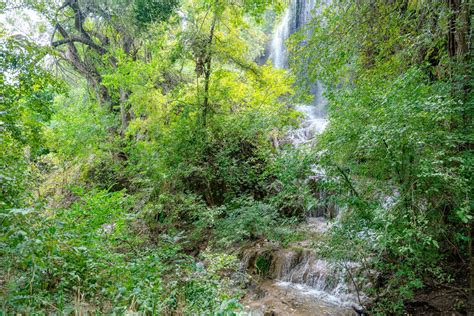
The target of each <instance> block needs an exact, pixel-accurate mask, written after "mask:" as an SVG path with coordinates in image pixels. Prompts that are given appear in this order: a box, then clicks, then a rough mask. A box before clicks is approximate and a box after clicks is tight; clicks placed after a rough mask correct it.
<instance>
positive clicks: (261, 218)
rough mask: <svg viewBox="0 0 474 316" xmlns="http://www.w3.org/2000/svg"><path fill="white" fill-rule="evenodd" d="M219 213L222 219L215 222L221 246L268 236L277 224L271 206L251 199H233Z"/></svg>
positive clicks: (275, 214) (275, 215) (274, 212)
mask: <svg viewBox="0 0 474 316" xmlns="http://www.w3.org/2000/svg"><path fill="white" fill-rule="evenodd" d="M221 212H222V214H223V218H222V219H221V220H219V221H218V222H217V225H216V235H217V240H218V243H220V244H222V245H232V244H234V243H236V242H242V241H244V240H246V239H250V240H255V239H257V238H262V237H265V236H268V235H270V234H271V232H272V230H273V229H274V227H275V225H276V224H277V217H278V215H277V213H276V211H275V210H274V209H273V208H272V206H270V205H267V204H264V203H262V202H259V201H254V200H253V199H251V198H239V199H235V200H233V201H232V202H231V203H229V204H227V205H226V206H225V207H222V209H221Z"/></svg>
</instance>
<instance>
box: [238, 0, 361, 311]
mask: <svg viewBox="0 0 474 316" xmlns="http://www.w3.org/2000/svg"><path fill="white" fill-rule="evenodd" d="M316 1H317V0H291V2H290V4H289V6H288V8H286V10H285V11H284V12H283V14H282V16H281V18H280V20H279V21H278V24H277V25H276V27H275V29H274V32H273V37H272V40H271V52H270V59H271V61H272V62H273V66H274V67H276V68H280V69H287V68H288V50H287V48H286V42H287V40H288V38H289V37H290V35H291V34H293V33H294V32H296V31H298V30H300V29H301V28H302V27H303V26H304V25H305V24H307V23H308V22H309V21H310V20H311V19H312V16H313V15H314V14H320V12H321V10H322V8H323V7H324V5H325V4H327V3H328V2H325V1H318V3H320V2H321V6H319V7H315V2H316ZM311 93H312V94H313V96H314V101H313V102H312V103H310V104H298V105H294V108H295V109H296V110H297V111H299V112H301V114H302V116H303V118H302V120H301V122H300V125H299V127H298V128H295V129H293V130H291V131H290V132H289V133H288V135H287V136H286V138H287V140H288V141H289V142H290V143H292V144H293V145H294V146H305V144H308V143H309V144H311V143H312V142H313V141H314V140H315V139H317V135H319V134H321V133H322V132H323V131H324V130H325V128H326V126H327V124H328V121H327V119H326V105H327V100H326V99H325V98H324V87H323V85H322V84H321V83H320V82H319V81H316V82H315V83H314V84H313V85H312V89H311ZM312 170H313V172H314V175H313V176H312V177H310V179H309V180H311V181H320V180H321V179H324V178H325V174H324V170H322V169H321V168H320V167H319V166H317V165H315V166H312ZM316 194H317V195H318V198H319V199H320V200H323V201H324V203H325V204H324V205H322V206H321V207H318V209H317V210H315V211H313V212H312V213H310V214H307V221H308V223H307V225H306V228H305V229H306V231H307V232H308V234H310V233H313V234H314V233H319V234H321V233H324V231H325V230H327V229H328V227H329V223H328V222H326V220H325V219H324V218H322V217H318V216H323V215H325V214H331V215H336V214H337V205H334V204H333V203H328V202H327V196H328V194H329V192H326V191H324V190H319V191H318V192H316ZM325 200H326V201H325ZM303 247H304V246H303ZM258 258H260V259H261V260H264V261H266V262H268V264H269V271H268V274H267V275H266V277H267V278H270V279H271V280H274V282H273V283H272V286H267V290H268V292H269V293H274V294H275V293H276V296H278V295H279V292H278V289H275V286H276V287H277V288H279V289H284V290H285V293H288V291H290V292H292V293H293V294H292V299H293V300H294V301H295V304H294V306H306V307H308V308H309V310H311V311H312V312H313V313H314V314H315V315H316V314H319V315H323V314H326V313H323V312H321V311H318V308H320V306H323V305H324V304H326V303H329V304H331V305H332V306H337V307H339V308H341V310H331V312H330V313H328V314H329V315H337V314H341V315H346V312H347V308H350V306H354V305H357V303H358V301H359V299H362V300H363V299H364V297H363V294H362V297H358V296H356V294H355V293H356V292H357V293H358V290H357V289H356V288H355V285H354V284H353V283H351V282H350V278H349V276H348V273H350V272H348V270H349V269H354V268H357V264H355V263H351V262H343V266H337V265H336V264H335V263H331V262H329V261H327V260H324V259H323V258H318V256H317V253H316V252H315V251H314V250H312V249H311V248H309V249H305V248H302V249H301V248H300V249H298V250H296V249H280V248H278V247H277V248H275V247H274V246H269V247H265V246H264V247H260V246H257V248H252V249H249V250H248V251H247V252H245V253H244V254H243V258H242V264H243V266H242V267H243V269H246V270H248V271H250V272H252V271H254V272H256V273H258V267H257V266H256V265H257V264H256V262H257V259H258ZM262 258H263V259H262ZM270 295H271V294H270ZM285 295H286V294H285ZM308 297H309V299H308ZM264 301H265V299H264ZM324 306H326V305H324ZM313 308H314V310H313ZM345 309H346V310H345ZM341 311H342V312H341ZM344 311H345V312H344Z"/></svg>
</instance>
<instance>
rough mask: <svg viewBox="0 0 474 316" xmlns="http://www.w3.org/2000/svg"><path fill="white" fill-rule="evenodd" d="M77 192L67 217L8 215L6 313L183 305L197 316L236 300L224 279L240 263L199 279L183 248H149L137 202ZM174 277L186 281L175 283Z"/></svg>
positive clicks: (222, 265)
mask: <svg viewBox="0 0 474 316" xmlns="http://www.w3.org/2000/svg"><path fill="white" fill-rule="evenodd" d="M72 191H73V192H74V193H75V196H76V197H77V200H76V201H75V202H74V203H73V204H72V205H71V206H70V207H69V208H68V209H62V210H57V211H53V210H42V211H41V212H39V211H37V210H33V209H14V210H12V211H10V212H9V213H5V214H3V215H2V239H1V242H2V253H1V254H2V256H1V258H2V259H1V268H2V270H3V271H10V273H9V274H8V275H7V276H6V279H5V282H6V286H5V288H4V289H3V291H4V292H3V295H2V297H3V299H2V309H3V310H4V311H21V312H27V313H34V312H38V311H48V310H50V311H64V312H67V311H73V310H75V311H76V312H81V311H82V312H85V311H87V310H89V311H92V310H96V309H98V310H102V311H103V312H110V311H112V310H113V311H115V312H124V311H126V310H129V311H133V310H136V311H147V312H153V313H161V312H165V311H171V310H174V309H176V308H179V306H180V304H181V303H183V304H185V305H184V306H186V310H188V311H190V312H193V313H194V312H202V311H209V310H213V309H218V308H219V307H220V302H221V301H223V300H226V299H229V298H230V297H229V296H228V295H225V294H224V292H225V291H230V289H229V288H225V289H224V288H222V287H221V283H220V282H219V280H220V277H219V276H218V272H219V271H220V270H221V269H231V268H230V265H231V264H232V262H234V261H233V260H234V259H232V258H229V259H225V261H220V260H219V259H218V257H217V258H216V257H210V258H213V259H210V263H209V268H208V269H206V270H203V271H200V272H199V273H198V276H196V275H195V274H194V272H193V268H192V266H193V264H192V259H191V258H189V257H187V256H185V255H183V254H180V246H179V245H178V244H176V243H174V242H172V241H167V240H166V239H163V241H161V242H160V247H159V248H158V249H159V251H157V249H153V248H150V247H149V241H148V240H147V238H148V236H146V235H143V234H142V233H139V230H137V229H139V228H138V227H137V226H136V225H137V224H138V223H137V219H136V217H135V215H134V214H133V213H129V211H128V210H129V209H130V206H131V204H132V203H133V201H132V199H131V197H129V196H126V195H124V194H123V193H122V192H114V193H110V192H107V191H91V192H87V193H86V192H83V190H82V189H80V188H73V189H72ZM216 260H217V261H216ZM170 273H173V274H175V275H176V276H179V278H181V279H182V280H184V281H181V283H173V281H172V279H173V278H171V274H170ZM165 276H167V277H165ZM191 276H192V278H190V277H191ZM168 280H169V281H170V282H171V283H166V282H168ZM185 280H189V281H185ZM179 293H183V294H184V295H185V298H184V302H181V301H180V297H179V295H180V294H179ZM198 293H200V294H198ZM107 306H110V307H107Z"/></svg>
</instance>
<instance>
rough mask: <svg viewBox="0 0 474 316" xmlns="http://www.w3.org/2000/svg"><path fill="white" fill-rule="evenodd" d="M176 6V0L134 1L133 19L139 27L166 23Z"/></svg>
mask: <svg viewBox="0 0 474 316" xmlns="http://www.w3.org/2000/svg"><path fill="white" fill-rule="evenodd" d="M177 5H178V0H135V1H134V8H133V9H134V13H135V19H136V21H137V22H138V24H140V25H142V26H143V25H146V24H149V23H153V22H157V21H166V20H167V19H168V18H169V17H170V15H171V14H172V13H173V11H174V10H175V8H176V6H177Z"/></svg>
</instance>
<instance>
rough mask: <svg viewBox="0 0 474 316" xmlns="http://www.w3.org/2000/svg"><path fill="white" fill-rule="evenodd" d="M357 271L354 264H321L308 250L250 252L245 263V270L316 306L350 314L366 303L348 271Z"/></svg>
mask: <svg viewBox="0 0 474 316" xmlns="http://www.w3.org/2000/svg"><path fill="white" fill-rule="evenodd" d="M354 268H356V264H354V263H345V267H342V266H338V265H336V264H333V263H330V262H328V261H326V260H322V259H320V258H318V257H317V256H316V254H315V252H314V251H311V250H308V249H279V248H277V247H274V246H272V245H266V246H260V247H256V248H250V249H247V250H246V251H245V252H244V258H243V260H242V269H245V270H247V271H251V272H252V271H253V273H254V274H259V275H261V276H263V277H265V278H269V279H271V280H274V284H273V285H274V286H276V287H277V288H280V289H284V290H289V291H292V292H293V294H295V293H297V295H300V296H302V297H303V298H304V300H305V301H308V300H309V301H311V303H312V304H313V306H314V305H315V304H317V303H318V302H319V304H322V305H327V304H329V306H333V307H338V308H340V310H341V311H344V310H346V311H347V310H350V308H351V307H352V306H357V305H358V302H359V299H360V300H364V299H365V297H363V296H361V297H358V296H357V292H358V291H357V289H356V288H355V285H354V284H353V283H352V282H351V281H350V277H349V273H348V270H347V269H354ZM361 295H362V294H361ZM296 297H297V296H296Z"/></svg>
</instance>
